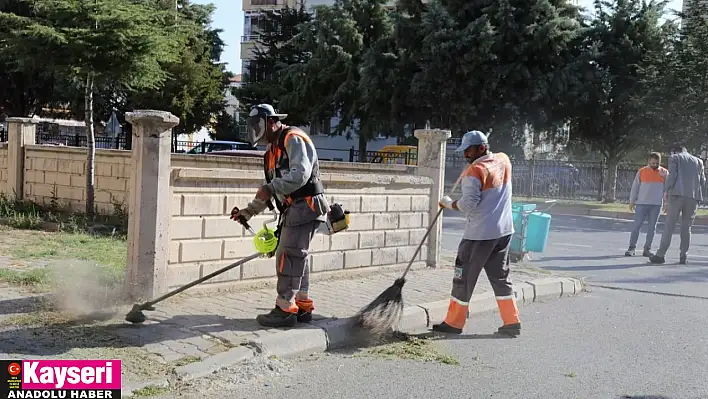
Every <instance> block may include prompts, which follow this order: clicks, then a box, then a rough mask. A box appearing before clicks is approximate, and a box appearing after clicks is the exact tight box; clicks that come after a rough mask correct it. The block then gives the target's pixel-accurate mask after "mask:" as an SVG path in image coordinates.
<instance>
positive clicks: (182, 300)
mask: <svg viewBox="0 0 708 399" xmlns="http://www.w3.org/2000/svg"><path fill="white" fill-rule="evenodd" d="M453 260H454V255H453V254H450V253H446V254H445V256H444V257H443V258H442V260H441V262H440V263H441V267H440V268H439V269H434V270H418V271H411V272H410V273H409V274H408V276H407V283H406V286H405V287H404V290H403V296H404V302H405V304H406V313H405V314H404V319H405V320H404V324H406V323H407V326H406V325H404V326H401V327H402V329H406V327H408V328H410V329H413V328H424V327H426V325H427V322H431V323H432V322H439V321H441V319H442V317H444V310H446V308H447V301H448V300H449V294H450V285H451V280H452V268H451V266H452V264H453ZM399 276H400V272H395V273H394V272H387V273H378V274H374V275H370V276H368V277H366V278H357V279H348V280H329V281H313V283H312V287H311V296H312V297H313V299H314V300H315V319H316V320H317V321H316V322H313V325H309V326H308V325H306V326H300V327H299V328H295V329H292V330H290V331H286V332H287V333H289V334H285V333H284V330H283V329H269V330H264V329H262V328H261V327H260V326H259V325H258V324H257V323H256V322H255V317H256V315H257V314H259V313H264V312H268V311H270V309H271V308H272V307H273V306H274V297H275V292H274V289H273V288H267V289H259V290H253V291H244V292H233V293H215V294H211V295H207V294H202V293H198V294H190V293H189V291H187V292H185V293H183V294H181V295H178V296H176V297H174V298H171V299H169V300H167V301H166V302H164V303H160V304H158V305H156V308H157V310H156V311H152V312H147V311H146V312H145V314H146V315H147V316H148V319H149V320H148V321H147V322H145V323H144V324H141V325H131V324H129V323H127V322H125V321H123V317H124V315H125V313H126V312H127V311H128V310H129V307H125V308H122V309H120V312H118V313H114V314H112V315H110V316H112V317H111V318H110V319H109V320H104V321H100V322H94V323H91V324H77V323H76V322H61V321H59V322H57V323H54V322H52V321H51V320H50V321H49V322H47V320H43V324H42V325H37V323H28V324H34V325H13V326H8V325H7V323H6V325H5V327H4V328H0V356H2V357H3V358H19V359H26V358H37V357H46V358H55V359H56V358H82V357H83V358H91V357H94V358H97V357H98V358H120V359H122V360H123V362H124V367H123V368H124V370H125V372H124V383H127V384H128V385H133V384H138V385H141V384H144V381H145V380H154V379H155V378H157V379H158V380H159V381H164V379H165V378H166V376H169V375H174V373H175V372H176V373H177V376H178V377H184V378H187V379H188V378H199V377H200V376H204V375H207V374H209V373H211V372H212V371H213V370H215V369H217V368H219V367H221V366H224V365H228V363H230V364H234V363H236V362H238V361H239V360H240V358H239V357H240V356H241V357H243V356H246V357H249V356H253V351H254V350H255V351H256V353H259V352H262V351H263V352H267V353H266V354H280V355H288V354H296V353H299V352H303V351H308V350H313V348H320V349H322V350H325V349H328V345H330V344H332V343H333V342H334V340H335V339H339V340H340V341H341V340H344V339H346V338H347V337H345V336H344V335H346V334H348V333H347V331H346V330H342V329H341V328H343V326H342V325H338V327H337V328H340V330H339V332H338V333H339V334H340V335H343V336H342V337H339V338H336V337H334V336H333V335H332V334H333V333H332V331H330V330H328V329H327V328H326V327H325V326H326V325H327V323H333V319H343V318H347V317H350V316H352V315H354V314H355V313H356V312H357V311H358V310H359V309H360V308H361V307H363V306H365V305H366V304H368V303H369V302H370V301H371V300H373V299H374V298H376V296H378V295H379V294H380V293H381V292H382V291H383V290H385V289H386V288H387V287H389V286H390V285H391V284H392V283H393V282H394V280H395V279H396V278H398V277H399ZM555 276H557V275H555ZM552 277H554V275H551V274H549V273H548V272H546V271H541V270H538V269H534V268H529V267H525V266H523V265H512V279H513V281H514V283H515V285H516V286H517V291H518V293H517V295H523V296H521V299H520V304H519V306H523V302H524V301H523V298H524V296H526V297H527V298H529V293H528V292H523V293H522V291H523V290H522V287H524V285H525V284H524V283H525V282H533V281H551V282H553V281H554V280H552V279H550V278H552ZM564 284H565V285H563V286H562V287H565V286H566V285H567V284H568V279H565V283H564ZM576 286H578V287H579V283H576ZM554 287H556V288H554V289H552V290H550V291H549V293H550V296H555V297H559V296H561V295H562V292H561V291H562V289H563V288H561V284H560V283H559V282H558V279H555V286H554ZM570 287H573V283H572V282H571V285H570ZM528 289H529V288H528V287H527V288H524V290H528ZM566 289H567V288H566ZM490 291H491V287H490V286H489V282H488V281H487V279H486V276H484V275H482V276H480V279H479V283H478V286H477V289H476V291H475V298H476V299H487V300H489V299H490V298H491V299H493V297H490V295H491V293H490ZM533 291H534V293H533V294H532V295H534V298H533V299H534V300H535V299H536V297H540V296H541V292H540V291H538V288H534V290H533ZM576 291H577V292H579V290H578V289H577V288H576ZM2 292H3V295H4V296H5V297H6V298H5V299H4V300H3V301H2V304H3V308H2V309H3V310H5V311H4V312H2V313H3V314H8V312H12V313H21V312H28V311H30V308H31V306H30V305H31V303H32V301H33V300H32V299H30V298H26V297H25V298H19V297H16V298H7V296H8V293H9V292H11V290H9V289H3V290H2ZM485 292H486V293H488V294H487V295H486V296H485V294H484V293H485ZM577 292H575V291H573V288H571V294H575V293H577ZM17 295H19V294H17ZM17 295H16V296H17ZM436 302H437V303H438V305H436V307H437V308H436V309H435V310H433V309H427V310H425V311H423V309H422V308H420V307H418V306H416V305H421V304H430V303H436ZM527 302H528V300H527ZM476 305H479V306H477V307H479V308H480V309H478V310H495V309H496V306H495V304H494V303H493V302H490V301H487V302H484V303H482V302H481V301H479V302H475V301H474V299H473V303H472V304H471V307H475V306H476ZM426 306H429V305H426ZM481 307H484V309H481ZM10 308H11V310H8V309H10ZM473 310H474V309H471V312H472V311H473ZM521 314H522V318H523V310H522V311H521ZM410 317H414V318H415V319H411V318H410ZM472 317H473V316H472ZM406 320H408V321H406ZM0 322H1V319H0ZM500 322H501V320H500ZM323 323H324V324H323ZM496 327H497V326H489V328H490V329H492V328H493V329H496ZM327 333H329V335H328V334H327ZM336 333H337V332H335V334H336ZM293 334H295V335H293ZM311 334H315V335H311ZM308 337H310V338H308ZM311 337H315V338H311ZM319 337H324V339H325V341H323V342H313V343H311V345H310V343H307V345H310V346H307V345H305V344H303V343H302V341H303V340H314V341H317V339H319ZM298 342H299V344H298ZM273 345H275V346H273ZM298 345H301V346H300V347H298ZM302 345H305V346H302ZM323 346H324V347H323ZM275 347H277V348H275ZM264 348H265V349H264ZM274 348H275V349H274ZM215 355H217V356H216V357H214V356H215Z"/></svg>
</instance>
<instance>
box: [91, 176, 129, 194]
mask: <svg viewBox="0 0 708 399" xmlns="http://www.w3.org/2000/svg"><path fill="white" fill-rule="evenodd" d="M126 186H127V180H126V179H123V178H116V177H110V176H96V188H98V189H101V190H114V191H126V188H127V187H126Z"/></svg>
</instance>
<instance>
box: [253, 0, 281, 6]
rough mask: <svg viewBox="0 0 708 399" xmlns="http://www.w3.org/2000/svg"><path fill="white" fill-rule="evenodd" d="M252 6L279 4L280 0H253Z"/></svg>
mask: <svg viewBox="0 0 708 399" xmlns="http://www.w3.org/2000/svg"><path fill="white" fill-rule="evenodd" d="M251 5H252V6H277V5H278V0H251Z"/></svg>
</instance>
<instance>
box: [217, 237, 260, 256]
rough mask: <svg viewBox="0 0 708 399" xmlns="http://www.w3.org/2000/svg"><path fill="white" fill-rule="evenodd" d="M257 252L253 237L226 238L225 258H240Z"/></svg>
mask: <svg viewBox="0 0 708 399" xmlns="http://www.w3.org/2000/svg"><path fill="white" fill-rule="evenodd" d="M254 253H256V248H255V247H254V246H253V237H241V238H231V239H226V240H224V259H238V258H243V257H246V256H249V255H253V254H254Z"/></svg>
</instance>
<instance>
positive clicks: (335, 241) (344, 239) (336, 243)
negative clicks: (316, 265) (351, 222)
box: [329, 231, 359, 251]
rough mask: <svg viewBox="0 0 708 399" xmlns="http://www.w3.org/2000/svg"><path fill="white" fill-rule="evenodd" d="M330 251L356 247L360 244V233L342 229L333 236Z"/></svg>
mask: <svg viewBox="0 0 708 399" xmlns="http://www.w3.org/2000/svg"><path fill="white" fill-rule="evenodd" d="M330 238H331V244H330V247H329V249H330V251H342V250H348V249H356V248H357V247H358V245H359V233H357V232H349V231H341V232H339V233H336V234H333V235H332V236H331V237H330Z"/></svg>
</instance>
